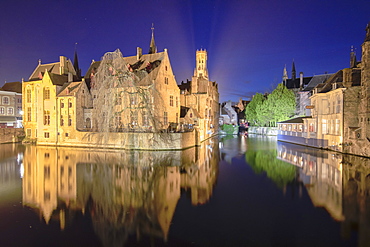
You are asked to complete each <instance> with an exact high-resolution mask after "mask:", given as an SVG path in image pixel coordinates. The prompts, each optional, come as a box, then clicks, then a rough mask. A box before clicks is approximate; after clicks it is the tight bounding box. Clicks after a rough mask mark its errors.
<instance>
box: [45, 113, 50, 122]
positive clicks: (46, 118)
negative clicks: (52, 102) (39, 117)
mask: <svg viewBox="0 0 370 247" xmlns="http://www.w3.org/2000/svg"><path fill="white" fill-rule="evenodd" d="M44 125H50V111H44Z"/></svg>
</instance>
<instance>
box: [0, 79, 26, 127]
mask: <svg viewBox="0 0 370 247" xmlns="http://www.w3.org/2000/svg"><path fill="white" fill-rule="evenodd" d="M0 128H22V84H21V83H20V82H8V83H5V84H4V85H3V87H1V88H0Z"/></svg>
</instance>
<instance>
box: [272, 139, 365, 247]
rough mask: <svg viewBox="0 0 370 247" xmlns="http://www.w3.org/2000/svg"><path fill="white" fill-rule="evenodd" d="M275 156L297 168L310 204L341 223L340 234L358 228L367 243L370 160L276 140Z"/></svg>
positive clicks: (361, 240)
mask: <svg viewBox="0 0 370 247" xmlns="http://www.w3.org/2000/svg"><path fill="white" fill-rule="evenodd" d="M277 153H278V154H277V157H278V159H281V160H283V161H286V162H288V163H290V164H293V165H295V166H296V167H299V168H300V169H298V180H299V181H300V182H301V183H303V185H304V186H305V187H306V189H307V191H308V194H309V196H310V198H311V201H312V203H313V204H314V205H315V206H316V207H323V208H325V209H326V211H327V212H328V213H329V214H330V215H331V216H332V218H333V219H335V220H337V221H340V222H342V223H341V225H342V229H341V230H342V237H343V238H344V239H349V238H350V236H351V234H352V232H353V231H358V234H359V238H358V242H359V246H368V244H369V243H370V235H369V234H368V233H369V232H370V159H368V158H363V157H358V156H353V155H343V154H340V153H334V152H328V151H324V150H318V149H312V148H308V147H303V146H297V145H292V144H288V143H283V142H278V145H277Z"/></svg>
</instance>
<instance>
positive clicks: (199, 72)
mask: <svg viewBox="0 0 370 247" xmlns="http://www.w3.org/2000/svg"><path fill="white" fill-rule="evenodd" d="M194 76H195V77H204V78H205V79H208V69H207V51H206V50H202V49H200V50H197V51H196V67H195V69H194Z"/></svg>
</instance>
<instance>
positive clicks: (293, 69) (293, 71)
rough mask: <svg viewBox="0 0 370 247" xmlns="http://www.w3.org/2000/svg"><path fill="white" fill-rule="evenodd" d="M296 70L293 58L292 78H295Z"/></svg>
mask: <svg viewBox="0 0 370 247" xmlns="http://www.w3.org/2000/svg"><path fill="white" fill-rule="evenodd" d="M296 75H297V74H296V71H295V64H294V59H293V64H292V80H295V79H296Z"/></svg>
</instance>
